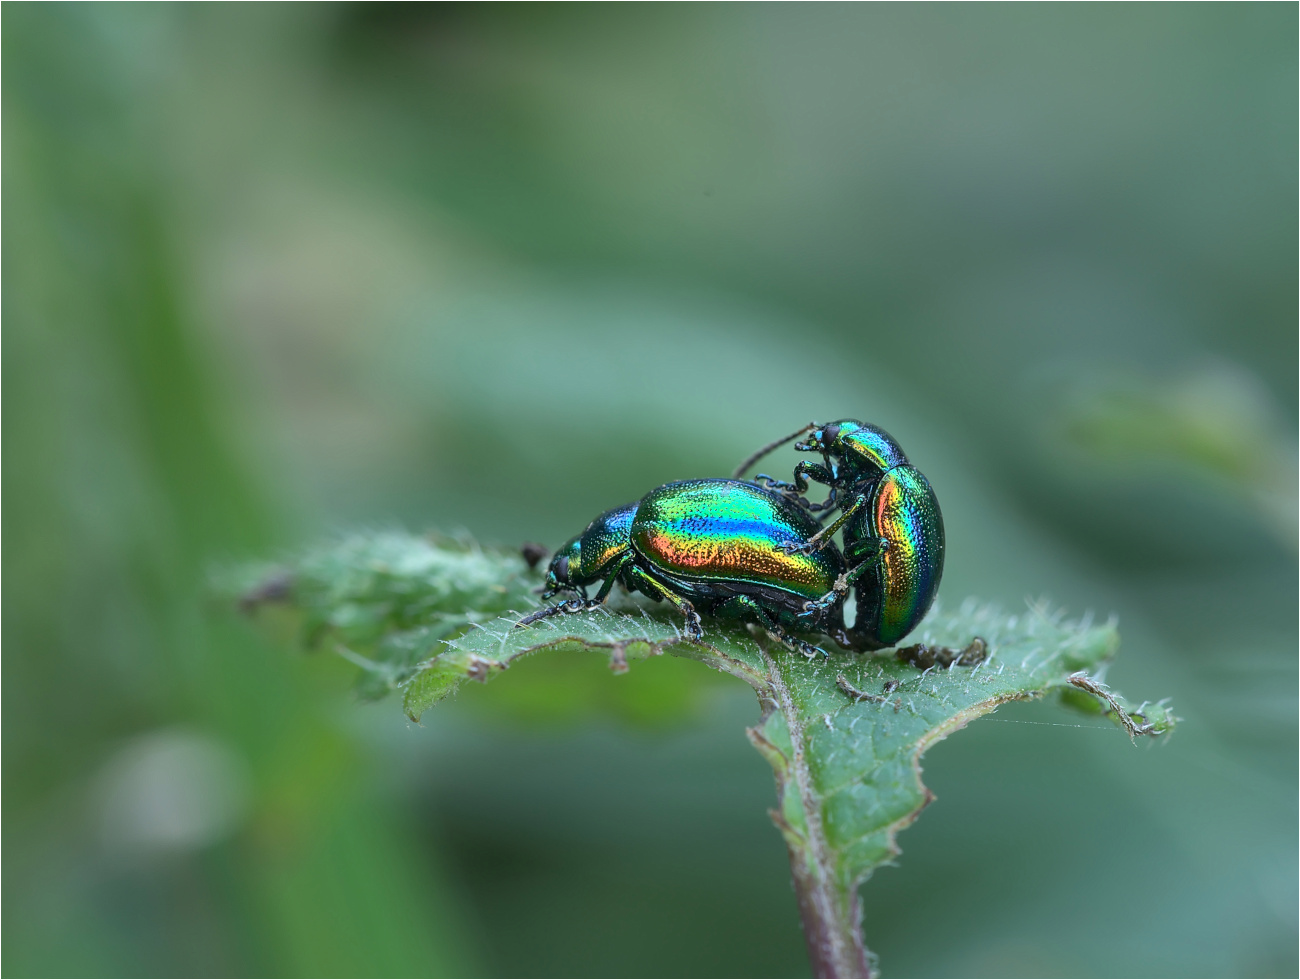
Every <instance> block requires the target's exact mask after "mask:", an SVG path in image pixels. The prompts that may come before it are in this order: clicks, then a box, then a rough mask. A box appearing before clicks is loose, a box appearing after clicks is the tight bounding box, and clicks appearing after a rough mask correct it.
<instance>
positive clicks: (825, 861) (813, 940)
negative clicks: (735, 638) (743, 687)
mask: <svg viewBox="0 0 1300 980" xmlns="http://www.w3.org/2000/svg"><path fill="white" fill-rule="evenodd" d="M763 659H764V660H765V661H766V662H767V668H768V678H769V682H770V684H771V692H772V700H773V701H774V702H775V704H776V706H777V708H778V709H779V710H780V711H781V713H782V714H783V715H784V716H785V721H786V726H787V728H788V729H789V732H790V741H791V744H792V745H793V747H794V757H793V758H792V759H790V764H789V769H788V772H787V779H786V783H785V785H784V786H783V787H782V795H784V794H785V793H787V792H790V791H792V790H793V791H794V792H795V793H797V794H798V796H799V802H800V805H801V808H802V810H803V814H804V823H805V825H806V831H805V833H804V834H796V833H793V832H791V833H786V834H785V838H786V847H787V848H788V850H789V852H790V874H791V877H792V878H793V879H794V891H795V895H796V896H797V898H798V900H799V918H800V920H801V922H802V924H803V934H804V940H805V941H806V942H807V943H808V958H809V959H810V960H811V961H812V967H813V975H814V976H816V977H872V976H874V975H875V974H874V973H873V971H872V969H871V955H870V953H868V952H867V948H866V946H865V945H863V943H862V933H861V929H860V928H859V927H860V923H861V919H862V910H861V906H860V905H859V904H858V889H857V887H856V885H852V884H850V885H848V886H845V885H844V884H843V883H842V882H841V881H840V879H839V876H838V875H836V873H835V860H834V857H833V855H832V853H831V849H830V846H829V844H828V842H827V840H826V833H825V830H824V828H823V827H822V813H821V801H820V799H819V798H818V796H817V794H816V793H815V792H814V790H813V785H812V775H811V773H810V772H809V770H808V759H807V753H806V750H805V747H806V745H807V735H806V733H805V731H804V724H803V718H802V717H801V716H800V714H799V710H798V708H797V707H796V706H795V703H794V699H793V698H792V697H791V696H790V690H789V688H788V687H787V686H786V683H785V678H784V677H782V676H781V671H780V668H778V667H777V665H776V663H775V662H774V661H773V659H772V657H771V656H770V654H768V652H767V651H766V650H764V651H763ZM791 777H792V778H791Z"/></svg>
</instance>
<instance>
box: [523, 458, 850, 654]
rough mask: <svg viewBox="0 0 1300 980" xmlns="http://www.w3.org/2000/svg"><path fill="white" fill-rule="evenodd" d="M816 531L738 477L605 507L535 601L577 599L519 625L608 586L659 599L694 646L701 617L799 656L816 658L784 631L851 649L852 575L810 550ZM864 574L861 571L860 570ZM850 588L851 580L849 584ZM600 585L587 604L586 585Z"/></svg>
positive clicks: (579, 603) (804, 515)
mask: <svg viewBox="0 0 1300 980" xmlns="http://www.w3.org/2000/svg"><path fill="white" fill-rule="evenodd" d="M819 527H820V525H819V524H818V522H817V520H816V519H815V518H813V517H812V516H811V515H810V513H809V512H808V510H807V508H806V507H805V506H802V505H801V504H800V503H799V502H797V501H796V500H794V499H792V498H791V497H790V496H789V495H788V494H784V493H780V492H776V491H773V490H769V489H767V488H765V487H762V486H759V485H757V484H754V483H747V482H741V481H737V480H684V481H682V482H680V483H669V484H666V485H665V486H662V487H658V488H657V489H655V490H652V491H651V492H650V493H648V494H646V496H645V497H643V498H642V499H641V500H639V501H637V502H636V503H632V504H626V505H625V506H623V507H615V508H614V509H613V510H608V511H606V512H605V513H603V514H601V515H600V516H599V517H597V518H596V519H595V520H594V521H592V522H591V523H590V524H589V525H588V526H587V528H586V530H584V531H583V532H582V533H581V534H579V535H578V536H577V537H575V538H573V539H572V540H570V541H569V542H568V543H567V544H566V545H565V546H564V547H563V548H561V549H560V550H559V551H558V552H556V554H555V556H554V557H553V558H552V559H551V563H550V567H549V569H548V571H547V574H546V586H545V590H544V592H543V601H545V600H546V599H550V598H553V597H554V596H556V595H559V594H560V593H563V592H569V593H573V594H575V596H581V598H577V597H575V598H573V599H569V600H566V601H565V602H561V603H557V604H555V605H552V606H548V607H545V608H543V609H539V610H538V611H537V612H534V613H532V614H531V615H528V616H525V617H524V618H523V619H521V620H520V621H519V623H518V625H519V626H526V625H528V624H529V623H533V622H536V621H537V620H539V619H544V618H546V617H548V616H555V615H559V614H561V613H575V612H581V611H583V610H587V609H593V608H595V607H597V606H599V605H600V604H601V603H603V602H604V601H605V599H606V598H607V597H608V596H609V593H610V590H611V589H612V588H613V587H614V583H615V582H616V581H617V582H621V583H622V584H623V586H624V587H625V588H627V589H628V590H630V591H638V592H642V593H644V594H645V595H648V596H650V597H651V598H652V599H666V600H667V601H669V602H671V603H673V604H674V605H675V606H677V608H678V609H679V610H681V612H682V614H683V615H684V616H685V617H686V636H687V638H688V639H691V640H698V639H700V637H701V636H702V633H703V630H702V627H701V624H700V613H705V614H708V615H713V616H727V617H732V618H737V619H741V620H744V621H747V622H752V623H757V624H759V625H761V626H763V627H764V628H766V629H767V630H768V631H769V632H770V633H772V635H773V636H775V637H777V638H778V639H779V640H780V641H781V642H782V643H784V644H785V645H787V646H789V647H791V648H792V649H796V650H799V651H801V652H803V653H804V654H805V655H807V656H813V655H815V654H820V653H824V652H825V651H822V650H820V649H818V648H817V647H815V646H813V645H811V644H809V643H806V642H805V641H803V640H801V639H799V638H797V637H795V636H792V635H791V634H790V633H789V629H790V628H800V629H806V630H813V631H817V632H822V633H827V634H829V635H830V636H831V637H832V638H833V639H834V640H835V641H836V642H837V643H839V644H841V645H842V646H846V647H847V646H852V645H854V640H853V638H852V637H850V636H849V635H848V633H846V631H845V629H844V615H843V609H844V606H843V599H842V598H841V599H840V600H839V601H838V602H837V601H836V600H834V599H831V600H829V601H825V600H826V597H827V596H828V595H831V596H834V595H847V592H848V588H847V586H843V585H842V583H843V582H844V581H845V580H846V577H847V576H849V575H850V574H851V573H850V572H849V569H848V568H847V566H846V565H845V562H844V558H843V556H842V555H841V554H840V550H839V549H838V548H837V547H835V546H834V545H833V544H829V543H825V542H822V543H821V545H822V546H821V547H809V545H810V544H811V542H812V540H813V538H814V537H815V535H816V534H817V532H818V530H819ZM864 570H865V566H864ZM848 580H849V581H850V582H851V581H852V579H851V578H850V579H848ZM597 582H600V583H601V585H600V588H599V590H598V591H597V593H596V595H595V597H594V598H591V599H588V598H587V593H586V587H587V586H589V585H594V584H595V583H597Z"/></svg>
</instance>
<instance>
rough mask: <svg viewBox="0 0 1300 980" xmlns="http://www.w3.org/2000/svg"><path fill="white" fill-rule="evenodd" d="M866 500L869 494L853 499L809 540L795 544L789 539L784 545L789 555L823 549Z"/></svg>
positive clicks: (807, 553)
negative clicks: (837, 515)
mask: <svg viewBox="0 0 1300 980" xmlns="http://www.w3.org/2000/svg"><path fill="white" fill-rule="evenodd" d="M866 502H867V495H866V494H859V495H858V498H857V499H856V500H855V501H853V503H851V504H849V506H847V507H845V508H844V510H843V512H842V513H841V514H840V516H839V517H837V518H835V520H834V522H832V523H830V524H827V525H826V526H825V527H824V528H822V529H821V530H820V531H818V532H817V533H816V534H814V535H813V536H812V537H811V538H809V539H808V540H807V541H802V542H800V543H798V544H795V543H794V542H793V541H787V542H786V543H785V544H784V545H783V546H782V547H783V548H784V549H785V553H786V554H788V555H810V554H812V553H813V552H814V551H821V550H822V549H823V548H825V547H826V546H827V545H828V544H830V541H831V537H832V536H833V535H834V534H835V532H836V531H838V530H839V529H840V528H842V527H843V526H844V525H845V524H847V523H848V521H849V518H850V517H852V516H853V515H854V514H855V513H856V512H857V511H858V508H860V507H862V506H863V505H864V504H865V503H866Z"/></svg>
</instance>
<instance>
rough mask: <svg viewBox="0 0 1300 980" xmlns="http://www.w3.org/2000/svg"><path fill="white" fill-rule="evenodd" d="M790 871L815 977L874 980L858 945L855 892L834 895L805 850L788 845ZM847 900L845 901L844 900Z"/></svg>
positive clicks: (867, 955) (858, 914)
mask: <svg viewBox="0 0 1300 980" xmlns="http://www.w3.org/2000/svg"><path fill="white" fill-rule="evenodd" d="M789 850H790V871H791V875H792V877H793V878H794V891H795V896H796V897H797V898H798V900H799V919H800V921H801V923H802V924H803V935H804V940H805V941H806V942H807V944H808V959H809V960H810V961H811V962H812V968H813V976H815V977H874V976H875V973H874V972H873V971H872V969H871V955H870V953H868V952H867V948H866V946H864V945H863V943H862V934H861V931H860V929H859V923H860V921H861V918H862V911H861V907H860V906H859V904H858V893H857V889H856V888H854V889H853V890H852V892H851V894H849V895H847V896H845V895H842V894H838V889H837V887H836V885H835V883H834V882H833V881H828V880H827V879H826V878H825V877H824V871H825V869H821V868H817V867H815V866H814V865H815V862H813V861H811V860H809V857H810V855H809V854H808V853H807V851H806V850H803V849H800V848H797V847H795V846H793V845H791V846H790V848H789ZM845 899H847V901H846V900H845Z"/></svg>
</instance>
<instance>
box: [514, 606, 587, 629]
mask: <svg viewBox="0 0 1300 980" xmlns="http://www.w3.org/2000/svg"><path fill="white" fill-rule="evenodd" d="M590 608H592V606H591V603H590V602H589V601H588V600H586V599H566V600H565V601H564V602H557V603H556V604H555V605H553V606H545V607H543V608H541V609H538V610H535V611H534V612H531V613H529V614H528V615H527V616H525V617H524V618H523V619H521V620H519V622H517V623H515V627H516V628H518V627H520V626H528V625H530V624H532V623H535V622H537V621H538V620H539V619H547V618H549V617H551V616H559V615H561V614H562V613H576V612H582V611H583V610H584V609H590Z"/></svg>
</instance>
